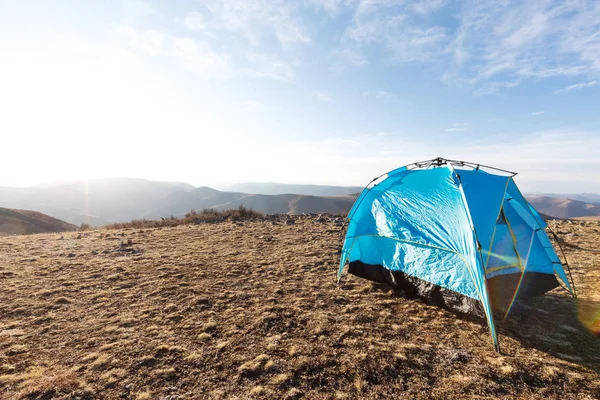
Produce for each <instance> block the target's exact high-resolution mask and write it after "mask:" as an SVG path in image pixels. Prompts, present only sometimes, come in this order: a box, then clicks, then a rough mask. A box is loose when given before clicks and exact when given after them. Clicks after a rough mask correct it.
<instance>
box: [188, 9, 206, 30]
mask: <svg viewBox="0 0 600 400" xmlns="http://www.w3.org/2000/svg"><path fill="white" fill-rule="evenodd" d="M183 22H184V24H185V26H186V28H187V29H188V30H190V31H192V32H202V31H204V29H205V28H206V27H205V25H204V17H202V14H200V13H198V12H189V13H187V14H186V16H185V18H184V19H183Z"/></svg>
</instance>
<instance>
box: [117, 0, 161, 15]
mask: <svg viewBox="0 0 600 400" xmlns="http://www.w3.org/2000/svg"><path fill="white" fill-rule="evenodd" d="M122 4H123V8H125V9H126V10H128V11H130V12H133V13H136V14H142V15H143V14H149V15H151V14H160V12H159V11H158V9H157V8H156V7H154V6H153V5H151V4H150V3H148V2H147V1H145V0H122Z"/></svg>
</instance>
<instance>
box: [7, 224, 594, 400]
mask: <svg viewBox="0 0 600 400" xmlns="http://www.w3.org/2000/svg"><path fill="white" fill-rule="evenodd" d="M294 219H295V223H293V224H292V223H289V222H288V220H289V218H288V217H278V218H268V217H264V218H261V219H260V220H244V221H234V222H232V221H231V220H227V221H225V222H221V223H215V224H191V225H178V226H175V227H162V228H143V229H140V228H137V227H136V228H133V227H130V228H125V229H117V228H115V229H110V230H90V231H84V232H76V233H69V234H40V235H31V236H13V237H3V238H0V398H1V399H7V400H13V399H26V398H29V399H42V398H43V399H51V398H56V399H58V398H61V399H74V398H81V399H116V398H123V399H161V398H169V397H170V396H179V398H180V399H195V398H208V399H227V398H232V399H240V398H244V399H245V398H288V399H294V398H307V399H331V398H338V399H355V398H367V399H369V398H392V397H394V398H406V399H429V398H439V399H448V398H478V399H481V398H533V399H549V398H560V399H575V398H577V399H594V398H599V397H600V383H599V381H600V374H599V373H598V371H600V359H599V357H600V356H599V355H600V343H599V340H600V339H599V338H598V337H596V336H594V335H593V334H591V333H590V332H589V331H588V330H587V329H586V325H587V326H588V327H592V326H594V324H595V323H596V322H595V321H596V319H595V318H597V317H596V315H597V313H598V311H599V310H600V290H599V288H600V252H598V250H599V248H598V243H599V242H600V225H599V224H598V223H597V222H585V223H583V222H578V223H568V222H560V223H556V224H554V225H553V226H554V228H555V230H557V231H558V232H559V235H560V237H561V238H562V239H563V240H564V241H565V243H566V244H567V246H566V249H567V252H568V256H569V258H570V261H571V264H572V265H574V266H576V269H575V270H574V271H573V273H574V278H575V282H576V285H577V287H578V291H579V294H580V299H579V301H578V302H574V301H573V300H571V299H570V298H569V297H568V296H566V295H565V292H564V291H561V290H558V289H557V290H555V291H553V292H551V293H549V294H547V295H546V296H543V297H542V298H539V299H535V300H534V301H533V302H531V303H529V304H526V305H521V306H520V307H517V309H516V311H515V314H514V316H512V317H511V318H509V319H508V320H507V321H506V322H505V323H504V324H503V325H502V326H501V327H499V330H500V332H501V338H500V340H501V345H502V350H503V354H502V355H499V354H497V353H495V352H494V351H493V348H492V345H491V340H490V337H489V333H488V331H487V328H486V326H485V323H484V322H483V321H479V320H474V319H471V318H464V317H460V316H457V315H456V314H453V313H451V312H448V311H445V310H442V309H440V308H437V307H433V306H428V305H426V304H423V303H422V302H421V301H419V300H414V299H407V298H404V297H402V296H401V295H399V294H398V293H396V292H394V291H393V290H391V289H390V288H387V287H385V286H381V285H376V284H371V283H370V282H367V281H364V280H360V279H358V278H354V277H348V278H347V279H346V280H345V282H344V284H343V285H342V286H340V287H338V286H337V285H336V284H335V273H336V269H337V267H336V260H335V257H334V254H335V251H336V250H337V246H338V238H339V229H340V228H339V226H338V224H337V223H336V222H335V220H334V219H332V218H328V217H325V218H324V217H321V218H315V217H309V216H306V217H295V218H294ZM61 235H64V239H63V240H61V239H60V238H61ZM597 328H598V329H599V330H600V326H599V327H597ZM173 398H177V397H173Z"/></svg>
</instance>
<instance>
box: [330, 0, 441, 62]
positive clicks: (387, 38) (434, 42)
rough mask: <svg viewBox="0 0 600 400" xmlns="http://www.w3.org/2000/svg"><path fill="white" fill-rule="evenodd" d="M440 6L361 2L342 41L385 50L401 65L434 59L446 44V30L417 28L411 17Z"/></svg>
mask: <svg viewBox="0 0 600 400" xmlns="http://www.w3.org/2000/svg"><path fill="white" fill-rule="evenodd" d="M433 3H437V4H433ZM426 4H429V6H427V5H426ZM442 6H443V2H432V1H429V2H421V3H416V4H412V5H409V6H407V5H406V4H404V2H401V1H394V0H379V1H377V0H376V1H372V0H362V1H360V2H359V3H358V5H357V6H356V8H355V12H354V17H353V20H352V23H351V25H350V26H349V27H348V29H347V30H346V32H345V33H344V36H343V39H342V40H343V41H353V42H355V43H357V44H358V45H360V46H369V45H372V44H377V45H380V46H384V47H385V48H386V49H387V51H388V52H389V54H390V55H391V57H392V58H393V59H394V60H395V61H397V62H401V63H402V62H411V61H427V60H431V59H434V58H437V56H438V55H439V54H442V53H443V48H444V43H446V42H447V41H448V35H447V32H446V29H445V28H444V27H442V26H437V25H423V24H417V23H416V22H415V18H414V15H415V13H425V12H427V13H429V12H433V11H437V10H438V9H439V8H440V7H442ZM415 7H417V8H416V9H415Z"/></svg>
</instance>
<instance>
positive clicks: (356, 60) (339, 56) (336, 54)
mask: <svg viewBox="0 0 600 400" xmlns="http://www.w3.org/2000/svg"><path fill="white" fill-rule="evenodd" d="M331 60H332V65H331V69H332V70H334V71H339V70H343V69H344V68H346V67H348V66H350V67H363V66H365V65H367V64H368V60H367V58H366V57H365V55H364V54H362V53H361V52H360V51H359V50H356V49H354V48H352V47H340V48H336V49H333V51H332V52H331Z"/></svg>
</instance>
